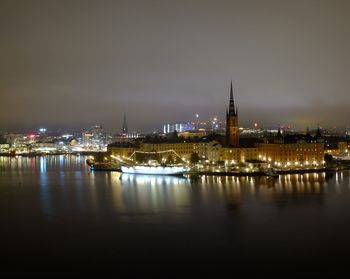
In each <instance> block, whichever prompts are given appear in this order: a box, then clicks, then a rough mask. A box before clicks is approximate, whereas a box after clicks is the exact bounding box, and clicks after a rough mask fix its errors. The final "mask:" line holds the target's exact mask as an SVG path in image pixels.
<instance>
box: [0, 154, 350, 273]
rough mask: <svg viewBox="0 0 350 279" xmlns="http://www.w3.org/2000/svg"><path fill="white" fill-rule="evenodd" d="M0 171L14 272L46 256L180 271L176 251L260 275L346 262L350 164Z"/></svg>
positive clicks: (61, 161)
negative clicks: (251, 171) (288, 170)
mask: <svg viewBox="0 0 350 279" xmlns="http://www.w3.org/2000/svg"><path fill="white" fill-rule="evenodd" d="M0 170H1V171H0V222H1V225H2V229H1V230H0V234H2V239H4V240H6V241H4V242H5V250H4V251H3V255H5V260H8V262H7V263H10V264H11V263H14V264H13V265H12V266H11V270H16V268H17V269H18V268H22V269H25V270H27V269H28V268H33V267H34V268H35V267H37V266H38V263H40V265H41V266H48V265H51V267H53V270H60V269H61V268H62V266H63V265H65V266H66V267H67V266H68V267H73V266H74V267H75V266H77V269H78V270H79V271H80V270H85V269H86V268H88V267H90V266H95V267H96V268H97V269H98V270H99V271H101V270H104V269H105V268H106V266H110V267H112V268H113V269H114V270H113V271H114V272H115V264H116V263H118V268H119V267H121V266H126V265H127V264H128V263H131V264H132V267H131V269H135V268H138V269H141V268H140V266H141V264H142V263H144V262H145V261H146V262H147V263H146V264H147V266H149V267H151V268H152V271H153V270H154V266H156V267H157V268H158V267H159V266H163V265H166V264H168V263H170V265H171V267H170V268H169V270H174V263H176V264H177V263H179V259H181V261H182V262H186V263H189V264H190V265H191V267H193V265H194V262H193V261H194V259H197V261H198V262H199V264H198V265H197V266H196V268H195V269H196V271H198V270H201V269H203V267H204V266H208V267H211V266H213V265H214V266H215V268H214V269H215V271H217V270H220V269H222V268H223V267H225V266H226V267H227V268H229V269H230V272H231V271H232V263H234V264H235V269H236V268H237V267H242V270H244V272H246V271H247V270H252V269H254V268H256V270H258V271H259V275H260V272H261V270H262V268H266V269H271V268H273V269H275V268H278V267H281V266H282V267H283V269H284V270H285V271H287V272H289V271H290V269H291V266H293V268H296V266H298V267H299V268H301V269H303V268H305V267H307V268H309V267H310V269H312V270H314V269H315V266H316V265H317V264H319V266H318V268H320V267H329V269H330V270H331V271H332V272H333V271H334V270H337V268H339V267H343V268H344V269H345V270H348V266H349V264H348V263H347V262H344V259H347V258H348V257H347V255H348V251H350V242H349V241H348V239H349V235H350V226H349V225H348V220H349V217H350V216H349V212H350V202H349V201H350V175H349V172H339V173H334V174H325V173H314V174H295V175H282V176H279V177H277V178H270V177H233V176H200V177H186V178H180V177H171V176H169V177H167V176H145V175H125V174H120V173H118V172H90V170H89V168H88V167H87V166H86V164H85V158H84V157H76V156H46V157H37V158H5V157H0ZM137 255H139V256H138V257H137ZM154 255H159V256H158V257H157V258H154V257H153V256H154ZM329 255H331V257H330V256H329ZM21 259H23V260H21ZM147 260H148V261H147ZM89 263H92V264H89ZM106 263H108V264H106ZM154 263H156V265H154ZM291 263H292V264H291ZM4 266H10V265H8V264H7V265H4ZM12 267H13V268H12ZM177 267H178V266H176V268H177ZM165 274H167V273H165ZM278 274H279V276H280V275H281V274H285V273H280V272H279V273H278ZM162 275H163V277H164V274H162ZM195 277H196V276H195ZM197 277H198V276H197ZM213 277H214V278H216V277H218V276H213ZM219 277H220V276H219Z"/></svg>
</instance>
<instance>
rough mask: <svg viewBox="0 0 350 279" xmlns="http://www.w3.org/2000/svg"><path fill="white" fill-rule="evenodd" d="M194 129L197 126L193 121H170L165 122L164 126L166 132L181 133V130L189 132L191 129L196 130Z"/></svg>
mask: <svg viewBox="0 0 350 279" xmlns="http://www.w3.org/2000/svg"><path fill="white" fill-rule="evenodd" d="M194 130H195V126H194V124H193V123H191V122H187V123H169V124H165V125H164V127H163V132H164V134H168V133H173V132H175V131H177V132H180V133H181V132H189V131H194Z"/></svg>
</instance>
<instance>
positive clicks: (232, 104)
mask: <svg viewBox="0 0 350 279" xmlns="http://www.w3.org/2000/svg"><path fill="white" fill-rule="evenodd" d="M228 115H231V116H235V115H237V110H236V108H235V100H234V99H233V87H232V79H231V86H230V102H229V110H228Z"/></svg>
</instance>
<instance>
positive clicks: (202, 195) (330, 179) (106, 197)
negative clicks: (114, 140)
mask: <svg viewBox="0 0 350 279" xmlns="http://www.w3.org/2000/svg"><path fill="white" fill-rule="evenodd" d="M0 166H1V168H2V169H3V170H4V172H2V176H1V179H2V180H4V181H6V183H7V184H9V183H10V185H12V186H16V185H17V183H23V186H24V187H26V186H27V187H32V188H37V190H38V191H39V195H38V198H39V200H40V204H41V208H42V212H43V213H44V214H46V215H52V214H54V213H55V212H56V211H57V210H73V212H74V211H93V212H99V211H101V210H102V211H103V210H110V209H113V211H114V212H117V213H128V212H132V213H133V214H137V213H145V212H152V213H159V214H161V213H164V212H167V213H169V212H172V213H175V214H186V212H187V213H188V212H189V211H190V210H191V207H193V206H197V205H198V204H200V205H201V206H205V205H215V206H216V207H218V208H226V207H227V204H231V205H232V204H234V205H240V204H251V203H267V204H270V205H273V204H279V205H280V204H281V203H282V204H288V203H293V201H300V200H303V201H304V202H310V201H317V202H318V203H319V204H322V200H323V196H324V195H325V193H333V194H335V193H341V192H344V191H347V190H348V189H349V179H350V177H349V173H348V172H344V173H335V174H330V175H329V174H328V175H326V174H325V173H311V174H294V175H281V176H279V177H278V178H270V177H234V176H201V177H194V178H189V177H175V176H153V175H150V176H147V175H130V174H120V173H118V172H90V170H89V169H88V167H87V166H86V165H85V158H84V157H82V156H79V157H76V156H44V157H37V158H8V157H0ZM344 185H345V186H346V187H344Z"/></svg>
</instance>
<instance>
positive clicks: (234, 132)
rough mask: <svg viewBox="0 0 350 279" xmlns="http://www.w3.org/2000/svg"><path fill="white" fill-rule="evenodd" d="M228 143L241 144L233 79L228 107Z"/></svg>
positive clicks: (234, 145) (229, 144)
mask: <svg viewBox="0 0 350 279" xmlns="http://www.w3.org/2000/svg"><path fill="white" fill-rule="evenodd" d="M226 145H227V146H228V147H238V146H239V127H238V114H237V108H236V107H235V101H234V99H233V86H232V80H231V85H230V101H229V106H228V108H227V109H226Z"/></svg>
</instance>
